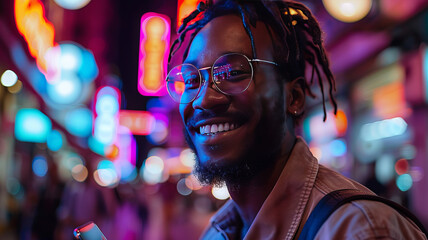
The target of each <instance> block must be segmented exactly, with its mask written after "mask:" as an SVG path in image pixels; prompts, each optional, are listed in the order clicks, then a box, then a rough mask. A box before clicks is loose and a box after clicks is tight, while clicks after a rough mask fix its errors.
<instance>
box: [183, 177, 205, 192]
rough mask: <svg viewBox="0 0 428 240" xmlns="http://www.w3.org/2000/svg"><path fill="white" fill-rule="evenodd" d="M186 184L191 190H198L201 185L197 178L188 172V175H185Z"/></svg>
mask: <svg viewBox="0 0 428 240" xmlns="http://www.w3.org/2000/svg"><path fill="white" fill-rule="evenodd" d="M185 183H186V186H187V187H188V188H189V189H191V190H194V191H196V190H199V189H201V188H202V185H201V184H200V183H199V181H198V179H196V177H195V175H193V174H189V176H187V177H186V181H185Z"/></svg>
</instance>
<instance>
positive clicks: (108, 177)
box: [94, 160, 119, 187]
mask: <svg viewBox="0 0 428 240" xmlns="http://www.w3.org/2000/svg"><path fill="white" fill-rule="evenodd" d="M94 180H95V182H96V183H98V185H100V186H102V187H112V186H115V185H116V184H117V183H118V182H119V176H118V174H117V171H116V168H115V166H114V164H113V162H111V161H109V160H101V161H100V162H99V163H98V166H97V170H95V172H94Z"/></svg>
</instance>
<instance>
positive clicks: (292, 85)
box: [285, 77, 305, 117]
mask: <svg viewBox="0 0 428 240" xmlns="http://www.w3.org/2000/svg"><path fill="white" fill-rule="evenodd" d="M304 81H305V79H304V78H303V77H298V78H296V79H294V80H293V81H291V82H288V83H286V86H285V88H286V89H285V90H286V94H287V95H286V98H287V113H288V114H289V115H291V116H295V117H296V116H300V115H302V114H303V111H304V108H305V90H304V89H303V86H304V84H305V83H304Z"/></svg>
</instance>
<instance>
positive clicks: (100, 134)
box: [93, 86, 120, 146]
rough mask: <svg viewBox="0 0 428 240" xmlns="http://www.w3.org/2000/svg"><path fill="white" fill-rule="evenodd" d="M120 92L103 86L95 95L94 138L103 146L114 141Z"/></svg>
mask: <svg viewBox="0 0 428 240" xmlns="http://www.w3.org/2000/svg"><path fill="white" fill-rule="evenodd" d="M119 108H120V91H119V90H118V89H117V88H114V87H110V86H104V87H101V88H100V89H98V91H97V93H96V95H95V109H94V124H93V126H94V130H93V136H94V138H95V139H96V140H97V141H99V142H100V143H102V144H104V145H107V146H108V145H111V144H112V143H113V142H114V140H115V139H116V135H117V128H118V125H119Z"/></svg>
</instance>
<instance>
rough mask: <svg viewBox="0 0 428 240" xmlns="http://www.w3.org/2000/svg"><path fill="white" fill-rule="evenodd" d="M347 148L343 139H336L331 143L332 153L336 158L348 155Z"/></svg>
mask: <svg viewBox="0 0 428 240" xmlns="http://www.w3.org/2000/svg"><path fill="white" fill-rule="evenodd" d="M346 151H347V147H346V143H345V141H344V140H343V139H336V140H333V141H331V143H330V152H331V154H332V155H333V156H335V157H340V156H343V155H345V154H346Z"/></svg>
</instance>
